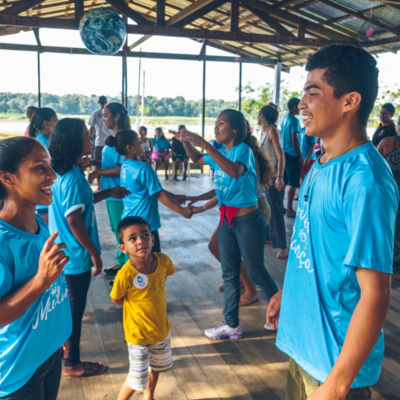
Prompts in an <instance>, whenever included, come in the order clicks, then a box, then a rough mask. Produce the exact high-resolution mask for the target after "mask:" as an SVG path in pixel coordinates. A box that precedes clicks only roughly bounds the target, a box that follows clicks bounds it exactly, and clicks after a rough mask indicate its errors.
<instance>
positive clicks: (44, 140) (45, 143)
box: [36, 132, 49, 214]
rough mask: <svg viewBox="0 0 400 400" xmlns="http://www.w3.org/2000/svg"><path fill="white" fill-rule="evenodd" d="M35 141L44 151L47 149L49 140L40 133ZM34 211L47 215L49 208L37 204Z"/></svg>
mask: <svg viewBox="0 0 400 400" xmlns="http://www.w3.org/2000/svg"><path fill="white" fill-rule="evenodd" d="M36 139H37V140H39V142H41V143H42V144H43V146H44V147H46V149H48V148H49V139H48V138H47V137H46V136H44V135H43V134H41V133H40V132H39V133H38V134H37V135H36ZM36 211H37V212H38V213H39V214H48V212H49V207H48V206H44V205H42V204H38V205H37V206H36Z"/></svg>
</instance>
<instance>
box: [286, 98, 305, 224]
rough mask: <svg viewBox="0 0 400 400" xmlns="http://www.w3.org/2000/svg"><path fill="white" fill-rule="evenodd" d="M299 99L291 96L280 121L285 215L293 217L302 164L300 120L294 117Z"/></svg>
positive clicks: (297, 111)
mask: <svg viewBox="0 0 400 400" xmlns="http://www.w3.org/2000/svg"><path fill="white" fill-rule="evenodd" d="M299 103H300V99H298V98H296V97H293V98H291V99H290V100H289V101H288V103H287V108H288V110H289V112H288V114H286V115H285V117H284V118H283V120H282V122H281V144H282V149H283V152H284V153H285V171H284V174H283V175H284V176H283V180H284V181H285V184H286V185H288V187H289V189H288V192H287V209H286V216H287V217H291V218H294V217H295V216H296V211H295V210H294V209H293V199H294V194H295V192H296V188H298V187H300V171H301V167H302V166H303V157H302V155H301V150H300V140H299V133H300V122H299V120H298V119H297V118H296V115H298V114H299V107H298V105H299Z"/></svg>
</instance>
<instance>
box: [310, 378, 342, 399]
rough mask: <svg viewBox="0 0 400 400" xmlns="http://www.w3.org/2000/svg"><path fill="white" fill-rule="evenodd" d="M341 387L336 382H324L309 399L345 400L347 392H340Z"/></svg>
mask: <svg viewBox="0 0 400 400" xmlns="http://www.w3.org/2000/svg"><path fill="white" fill-rule="evenodd" d="M338 392H339V389H338V387H337V385H335V384H333V385H332V384H329V383H326V382H325V383H323V384H322V385H321V386H320V387H319V388H317V389H316V390H314V391H313V392H312V393H311V395H310V396H308V397H307V400H327V399H329V400H345V399H346V395H347V393H344V394H343V393H342V394H339V393H338Z"/></svg>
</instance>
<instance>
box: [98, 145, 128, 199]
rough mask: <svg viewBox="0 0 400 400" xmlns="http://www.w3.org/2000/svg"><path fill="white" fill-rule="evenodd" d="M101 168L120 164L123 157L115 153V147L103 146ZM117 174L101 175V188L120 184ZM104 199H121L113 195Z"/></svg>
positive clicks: (109, 187)
mask: <svg viewBox="0 0 400 400" xmlns="http://www.w3.org/2000/svg"><path fill="white" fill-rule="evenodd" d="M101 154H102V159H101V168H104V169H109V168H115V167H118V166H119V165H122V163H123V162H124V157H122V156H121V155H120V154H118V153H117V150H115V147H110V146H104V148H103V151H102V153H101ZM120 182H121V181H120V178H119V174H118V175H115V176H105V175H102V176H101V190H105V189H111V188H113V187H115V186H121V183H120ZM106 201H120V202H121V201H122V199H117V198H115V197H107V198H106Z"/></svg>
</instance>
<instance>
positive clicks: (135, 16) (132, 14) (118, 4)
mask: <svg viewBox="0 0 400 400" xmlns="http://www.w3.org/2000/svg"><path fill="white" fill-rule="evenodd" d="M107 3H110V4H111V5H112V6H113V7H115V8H116V9H117V10H118V11H120V12H121V13H122V14H124V15H126V16H127V17H128V18H130V19H132V20H133V21H135V22H136V23H137V24H141V25H151V22H149V20H148V19H147V18H144V17H143V16H142V14H140V13H138V12H136V11H134V10H132V8H130V7H129V6H127V5H126V4H125V3H124V1H123V0H107Z"/></svg>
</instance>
